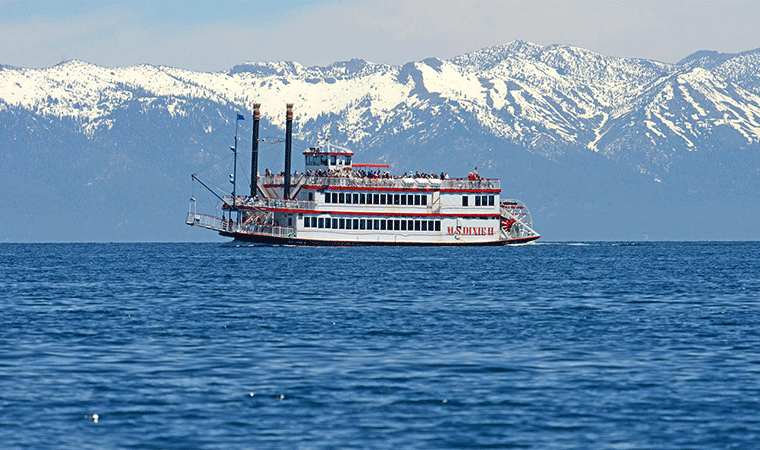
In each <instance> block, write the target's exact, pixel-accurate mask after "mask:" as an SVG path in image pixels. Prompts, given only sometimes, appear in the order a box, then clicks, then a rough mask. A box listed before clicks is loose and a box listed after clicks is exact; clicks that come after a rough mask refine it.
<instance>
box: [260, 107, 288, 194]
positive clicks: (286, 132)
mask: <svg viewBox="0 0 760 450" xmlns="http://www.w3.org/2000/svg"><path fill="white" fill-rule="evenodd" d="M260 107H261V104H260V103H254V104H253V138H252V141H253V148H252V155H251V197H254V196H256V189H257V188H256V184H257V180H258V179H259V178H258V174H259V121H260V120H261V114H260V112H259V108H260ZM286 107H287V111H286V115H285V185H284V186H283V195H282V196H283V198H287V199H289V198H290V159H291V153H292V143H293V104H292V103H288V104H287V105H286Z"/></svg>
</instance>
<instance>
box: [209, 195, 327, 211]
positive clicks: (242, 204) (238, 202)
mask: <svg viewBox="0 0 760 450" xmlns="http://www.w3.org/2000/svg"><path fill="white" fill-rule="evenodd" d="M224 201H225V202H227V204H228V205H232V197H231V196H225V197H224ZM234 206H235V207H236V208H284V209H306V210H309V211H313V210H316V209H317V202H310V201H306V200H283V199H273V198H251V197H243V196H242V195H236V196H235V204H234Z"/></svg>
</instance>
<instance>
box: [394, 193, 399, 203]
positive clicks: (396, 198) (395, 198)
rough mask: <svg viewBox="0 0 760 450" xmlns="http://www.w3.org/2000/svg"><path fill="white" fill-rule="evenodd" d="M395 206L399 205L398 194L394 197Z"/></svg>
mask: <svg viewBox="0 0 760 450" xmlns="http://www.w3.org/2000/svg"><path fill="white" fill-rule="evenodd" d="M393 204H394V205H398V204H399V199H398V194H394V195H393Z"/></svg>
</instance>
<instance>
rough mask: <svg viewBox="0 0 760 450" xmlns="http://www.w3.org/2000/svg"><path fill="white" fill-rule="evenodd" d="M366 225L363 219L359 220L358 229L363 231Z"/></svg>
mask: <svg viewBox="0 0 760 450" xmlns="http://www.w3.org/2000/svg"><path fill="white" fill-rule="evenodd" d="M365 226H366V224H365V223H364V219H361V220H359V229H360V230H363V229H364V227H365Z"/></svg>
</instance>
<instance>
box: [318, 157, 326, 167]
mask: <svg viewBox="0 0 760 450" xmlns="http://www.w3.org/2000/svg"><path fill="white" fill-rule="evenodd" d="M319 159H320V161H319V162H320V164H321V165H323V166H326V165H327V155H321V156H320V158H319Z"/></svg>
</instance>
